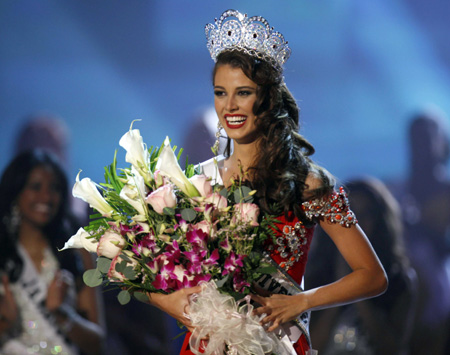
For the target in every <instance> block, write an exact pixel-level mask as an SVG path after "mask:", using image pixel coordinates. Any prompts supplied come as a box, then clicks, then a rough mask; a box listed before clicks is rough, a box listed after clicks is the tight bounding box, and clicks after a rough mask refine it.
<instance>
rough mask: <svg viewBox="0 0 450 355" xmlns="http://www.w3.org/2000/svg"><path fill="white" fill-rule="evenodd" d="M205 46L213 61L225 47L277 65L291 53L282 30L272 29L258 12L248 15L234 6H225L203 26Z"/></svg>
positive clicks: (281, 63) (281, 64)
mask: <svg viewBox="0 0 450 355" xmlns="http://www.w3.org/2000/svg"><path fill="white" fill-rule="evenodd" d="M205 34H206V40H207V45H206V46H207V47H208V50H209V53H210V54H211V58H212V59H213V60H214V61H216V60H217V56H218V55H219V53H220V52H222V51H224V50H227V49H230V50H232V49H236V50H242V51H245V52H247V53H249V54H251V55H256V56H257V57H259V58H261V59H264V60H269V61H271V62H273V63H274V64H276V65H277V66H279V67H280V68H281V67H282V66H283V64H284V63H285V62H286V60H288V58H289V56H290V55H291V49H290V48H289V46H288V45H287V42H286V41H285V40H284V37H283V35H282V34H281V33H279V32H277V31H274V30H273V27H270V26H269V23H268V22H267V20H266V19H265V18H263V17H261V16H253V17H248V16H247V14H242V13H240V12H239V11H237V10H227V11H225V12H224V13H223V14H222V16H220V18H219V19H218V20H217V19H215V24H212V23H209V24H207V25H206V26H205Z"/></svg>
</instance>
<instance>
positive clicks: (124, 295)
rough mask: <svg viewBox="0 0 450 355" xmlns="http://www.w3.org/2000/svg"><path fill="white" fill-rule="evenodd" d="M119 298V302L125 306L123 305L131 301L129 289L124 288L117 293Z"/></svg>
mask: <svg viewBox="0 0 450 355" xmlns="http://www.w3.org/2000/svg"><path fill="white" fill-rule="evenodd" d="M117 299H118V300H119V303H120V304H121V305H122V306H123V305H125V304H127V303H128V302H130V300H131V295H130V293H129V292H128V291H127V290H122V291H120V292H119V294H118V295H117Z"/></svg>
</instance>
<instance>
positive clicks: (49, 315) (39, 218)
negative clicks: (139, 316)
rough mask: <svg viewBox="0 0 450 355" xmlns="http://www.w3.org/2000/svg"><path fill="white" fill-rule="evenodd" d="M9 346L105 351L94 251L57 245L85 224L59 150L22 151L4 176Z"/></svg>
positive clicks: (5, 349) (1, 297)
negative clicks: (78, 221)
mask: <svg viewBox="0 0 450 355" xmlns="http://www.w3.org/2000/svg"><path fill="white" fill-rule="evenodd" d="M0 196H1V197H2V198H1V199H0V245H1V248H0V270H1V274H2V280H1V283H2V286H3V287H2V290H1V291H2V292H1V294H0V349H1V353H2V354H5V355H7V354H20V355H23V354H32V353H39V354H56V353H58V354H78V349H81V350H82V351H83V352H84V353H86V354H99V353H100V352H101V347H102V338H103V330H102V328H101V327H100V325H99V324H100V314H99V308H98V306H99V305H98V300H97V297H96V294H95V290H94V289H92V288H88V287H87V286H84V285H83V281H82V279H81V276H82V274H81V273H82V270H83V269H84V266H88V264H89V262H91V260H90V256H89V255H87V257H85V255H83V256H81V255H80V254H77V252H72V251H71V252H70V253H64V255H62V254H60V253H58V252H57V249H58V248H61V247H62V245H64V241H65V240H66V239H67V236H70V235H71V234H73V231H74V229H75V228H76V227H77V226H76V225H75V224H74V220H73V218H72V217H71V214H70V211H69V208H68V185H67V180H66V177H65V174H64V172H63V170H62V169H61V167H60V165H59V164H58V163H57V161H56V160H55V158H53V156H52V155H50V154H49V153H46V152H44V151H41V150H31V151H27V152H24V153H21V154H20V155H18V156H17V157H16V158H15V159H14V160H13V161H12V162H11V163H10V164H9V166H8V167H7V168H6V170H5V171H4V173H3V176H2V178H1V181H0Z"/></svg>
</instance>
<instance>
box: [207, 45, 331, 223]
mask: <svg viewBox="0 0 450 355" xmlns="http://www.w3.org/2000/svg"><path fill="white" fill-rule="evenodd" d="M223 65H230V66H231V67H233V68H240V69H241V70H242V71H243V72H244V74H245V75H246V76H247V77H248V78H249V79H250V80H252V81H253V82H254V83H256V84H257V89H256V95H257V98H256V102H255V104H254V106H253V113H254V114H255V116H256V117H257V119H256V121H255V124H256V127H257V130H258V134H259V137H260V139H259V140H258V150H257V151H258V154H257V156H256V157H255V161H254V164H253V166H252V167H250V168H249V169H251V170H252V180H251V185H252V188H253V189H255V190H257V197H258V201H259V205H260V207H261V208H262V209H263V210H264V211H266V212H269V213H274V212H280V210H281V211H283V212H284V213H286V214H287V213H288V212H289V211H293V212H294V213H295V215H296V216H297V217H299V218H302V217H303V213H302V211H301V202H303V192H304V190H305V188H307V186H306V178H307V176H308V173H309V172H310V171H311V170H312V169H314V171H316V173H317V174H318V176H319V177H320V178H321V179H322V181H323V183H322V187H321V188H319V189H317V191H315V192H316V193H315V196H319V195H323V194H326V193H328V192H330V191H331V189H332V188H333V183H334V181H333V179H332V178H330V175H329V174H328V173H327V172H326V171H325V170H324V169H322V168H320V167H318V166H316V165H315V164H314V163H313V162H312V160H311V159H310V156H311V155H312V154H314V147H313V146H312V145H311V143H309V142H308V141H307V140H306V139H305V138H304V137H303V136H301V135H300V134H299V133H298V131H299V111H300V110H299V107H298V106H297V103H296V101H295V99H294V97H293V96H292V94H291V93H290V91H289V90H288V88H287V86H286V84H285V83H284V81H283V74H282V72H281V71H280V70H279V69H277V68H276V67H274V66H273V65H272V64H271V63H269V62H267V61H264V60H261V59H258V58H256V57H255V56H252V55H250V54H248V53H245V52H242V51H239V50H226V51H223V52H222V53H220V54H219V55H218V56H217V62H216V65H215V67H214V70H213V82H214V78H215V75H216V72H217V69H218V68H219V67H220V66H223ZM224 154H225V156H227V157H228V156H230V154H231V140H230V139H229V138H228V142H227V146H226V148H225V153H224Z"/></svg>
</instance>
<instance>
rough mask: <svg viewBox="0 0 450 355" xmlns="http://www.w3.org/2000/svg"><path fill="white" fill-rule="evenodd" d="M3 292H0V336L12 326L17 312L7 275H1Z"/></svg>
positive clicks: (16, 317) (15, 320) (15, 321)
mask: <svg viewBox="0 0 450 355" xmlns="http://www.w3.org/2000/svg"><path fill="white" fill-rule="evenodd" d="M0 288H2V289H3V290H2V291H3V292H1V293H0V336H1V335H2V334H3V333H4V332H5V331H7V330H9V329H10V328H12V327H13V326H14V325H15V324H16V323H17V319H18V315H19V312H18V310H17V304H16V301H15V300H14V296H13V294H12V291H11V289H10V287H9V279H8V276H6V275H2V278H1V287H0Z"/></svg>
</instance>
